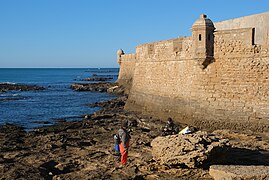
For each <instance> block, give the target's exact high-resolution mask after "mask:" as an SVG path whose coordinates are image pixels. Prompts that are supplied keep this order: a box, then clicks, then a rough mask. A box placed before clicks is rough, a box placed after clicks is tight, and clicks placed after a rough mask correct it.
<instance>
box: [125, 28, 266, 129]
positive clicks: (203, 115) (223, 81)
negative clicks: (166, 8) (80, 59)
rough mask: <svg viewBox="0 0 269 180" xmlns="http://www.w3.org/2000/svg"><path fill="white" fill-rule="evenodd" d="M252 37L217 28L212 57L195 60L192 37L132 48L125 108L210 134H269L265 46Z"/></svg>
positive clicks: (251, 31)
mask: <svg viewBox="0 0 269 180" xmlns="http://www.w3.org/2000/svg"><path fill="white" fill-rule="evenodd" d="M224 24H225V23H224ZM241 25H242V24H241ZM241 25H240V27H241ZM219 27H220V26H219ZM234 28H237V26H234ZM258 32H259V31H258ZM199 33H200V31H199ZM199 33H197V32H196V35H197V36H198V38H199V39H198V40H199V41H200V40H201V39H200V37H199V36H200V35H199ZM201 35H202V33H201ZM212 36H213V35H212ZM256 36H260V35H259V34H257V31H254V29H253V27H244V28H239V29H226V30H220V28H219V29H217V31H216V32H214V44H213V47H214V58H213V57H211V56H210V57H204V58H202V56H201V57H200V56H199V57H197V56H195V50H197V47H196V46H195V43H194V41H193V38H197V37H196V36H193V37H179V38H175V39H170V40H166V41H159V42H154V43H148V44H143V45H140V46H137V48H136V61H135V65H134V66H133V67H134V69H132V70H133V71H130V72H132V73H131V75H130V76H132V84H131V90H130V93H129V97H128V100H127V103H126V106H125V108H126V109H127V110H131V111H140V112H142V113H144V114H148V115H151V116H156V117H159V118H162V119H163V120H165V119H166V118H167V117H172V118H173V119H174V120H176V121H179V122H182V123H186V124H190V125H194V126H196V127H200V128H207V129H211V130H214V129H220V128H223V129H224V128H228V129H234V130H253V131H269V123H268V122H269V101H268V99H269V43H264V44H258V45H257V44H255V37H256ZM265 37H267V38H268V36H265ZM265 37H263V38H260V40H261V39H263V40H265V39H266V38H265ZM196 40H197V39H196ZM260 40H259V41H260ZM199 48H201V47H199ZM204 48H206V46H205V47H204ZM124 67H125V66H124V64H123V65H121V69H124ZM124 71H129V70H127V69H125V70H124Z"/></svg>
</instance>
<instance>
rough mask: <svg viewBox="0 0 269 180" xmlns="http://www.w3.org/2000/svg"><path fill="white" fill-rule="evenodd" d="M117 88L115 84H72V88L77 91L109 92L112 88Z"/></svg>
mask: <svg viewBox="0 0 269 180" xmlns="http://www.w3.org/2000/svg"><path fill="white" fill-rule="evenodd" d="M113 86H115V84H114V83H104V82H101V83H90V84H72V85H71V88H72V89H73V90H75V91H95V92H107V90H108V89H109V88H111V87H113Z"/></svg>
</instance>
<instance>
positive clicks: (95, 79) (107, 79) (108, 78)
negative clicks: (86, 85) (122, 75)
mask: <svg viewBox="0 0 269 180" xmlns="http://www.w3.org/2000/svg"><path fill="white" fill-rule="evenodd" d="M111 79H113V78H110V77H94V78H85V79H83V80H82V81H109V80H111Z"/></svg>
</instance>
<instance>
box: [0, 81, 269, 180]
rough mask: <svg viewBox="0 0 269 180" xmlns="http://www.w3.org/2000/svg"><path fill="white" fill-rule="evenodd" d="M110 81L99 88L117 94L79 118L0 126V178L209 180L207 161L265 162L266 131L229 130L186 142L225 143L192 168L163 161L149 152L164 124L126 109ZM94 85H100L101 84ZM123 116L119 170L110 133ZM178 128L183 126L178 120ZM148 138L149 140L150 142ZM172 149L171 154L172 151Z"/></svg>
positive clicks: (120, 93) (267, 156)
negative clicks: (126, 135)
mask: <svg viewBox="0 0 269 180" xmlns="http://www.w3.org/2000/svg"><path fill="white" fill-rule="evenodd" d="M115 85H116V84H111V85H110V86H108V85H107V86H106V88H105V89H104V90H103V91H104V92H106V91H110V92H114V93H116V94H118V97H117V98H116V99H113V100H109V101H104V102H97V103H94V104H91V105H90V106H93V107H97V106H98V107H101V108H102V110H100V111H98V112H96V113H94V114H89V115H85V117H84V118H83V119H82V121H74V122H65V121H61V122H58V123H57V124H56V125H53V126H49V127H42V128H38V129H35V130H34V131H31V132H25V131H24V130H23V128H20V127H17V126H14V125H10V124H8V125H4V126H1V127H0V177H1V178H2V179H55V180H56V179H213V178H212V176H210V174H209V169H210V168H209V167H210V165H212V164H216V165H263V166H269V160H268V159H269V154H268V151H269V136H268V134H251V133H249V134H242V133H238V132H233V131H229V130H218V131H214V132H211V133H204V132H203V133H202V134H203V138H204V140H201V141H197V140H195V139H193V140H192V141H190V142H193V143H194V146H197V147H198V146H199V147H200V146H201V145H202V144H203V147H205V148H207V149H206V150H208V148H209V147H210V146H209V145H208V144H207V141H208V140H207V139H211V140H210V142H211V143H214V142H215V140H214V138H215V137H221V139H222V138H223V139H227V140H228V142H229V144H228V145H227V144H226V146H225V148H226V149H225V153H224V154H218V155H214V154H210V155H211V157H210V160H209V161H205V163H200V165H199V166H195V165H193V164H191V165H192V166H190V167H188V166H185V165H182V164H180V163H174V162H176V161H174V160H173V161H172V162H173V163H172V164H169V163H167V162H166V161H165V159H163V158H162V155H161V156H160V153H158V152H159V151H156V150H154V151H153V148H154V149H156V139H155V138H160V137H159V136H160V135H161V130H160V129H161V127H162V126H164V124H165V122H164V121H162V120H160V119H156V118H152V117H149V116H144V115H141V114H138V113H133V112H126V111H125V110H124V105H125V101H126V99H127V97H126V95H124V94H123V90H122V89H120V88H118V87H117V86H115ZM94 86H95V85H94ZM96 86H99V85H96ZM75 87H76V88H75ZM75 87H74V89H75V90H81V89H80V88H82V90H86V89H87V88H88V90H95V89H94V88H93V89H91V88H90V85H85V86H84V85H76V86H75ZM86 87H87V88H86ZM99 87H101V88H103V86H99ZM97 91H99V90H98V89H97ZM123 119H125V120H128V121H129V122H130V123H129V124H130V127H129V128H130V131H131V136H132V139H131V145H130V149H129V160H128V164H127V165H126V166H125V167H123V168H117V166H118V164H119V162H118V161H117V158H116V157H115V156H114V150H113V147H114V144H113V143H114V142H113V138H112V137H113V134H115V133H116V132H117V130H118V128H119V126H120V123H121V120H123ZM178 126H181V127H184V125H181V124H178ZM196 136H197V137H198V136H199V137H200V135H198V134H197V135H193V137H196ZM180 137H181V136H180V135H173V136H167V138H166V137H162V140H161V141H162V142H165V140H167V139H169V142H173V141H174V140H175V139H177V138H180ZM191 137H192V135H191V136H190V138H191ZM209 137H210V138H209ZM185 138H186V136H185ZM154 139H155V143H154V144H152V142H153V140H154ZM180 139H184V138H180ZM187 139H188V138H187ZM198 139H199V138H198ZM188 141H189V140H188ZM225 142H226V141H225ZM201 143H202V144H201ZM204 143H205V144H204ZM163 144H166V143H163ZM212 145H213V144H212ZM222 145H223V144H222ZM158 146H159V147H158ZM213 146H214V147H215V146H216V145H215V144H214V145H213ZM184 147H187V146H184ZM184 147H181V151H180V152H178V153H179V154H180V153H181V152H182V153H183V154H184V153H185V154H188V153H189V151H191V152H192V153H193V154H192V155H193V156H192V157H193V158H194V159H195V158H196V157H203V156H201V154H199V153H198V152H197V153H198V154H197V153H196V154H195V153H194V152H195V150H194V149H197V148H192V150H187V149H186V148H184ZM161 148H165V147H164V146H163V145H162V143H160V144H158V143H157V150H160V149H161ZM155 152H157V154H156V153H155ZM173 152H175V153H176V151H174V150H173ZM165 155H166V156H167V157H166V159H169V158H171V157H172V156H174V155H175V154H171V156H170V157H169V153H166V154H165ZM158 158H159V159H161V161H159V160H158ZM196 159H197V158H196ZM200 159H201V158H200ZM169 162H171V161H169ZM181 162H184V161H183V160H182V161H181ZM200 162H202V161H200ZM187 165H188V164H187Z"/></svg>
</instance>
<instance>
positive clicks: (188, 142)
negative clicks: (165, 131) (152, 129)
mask: <svg viewBox="0 0 269 180" xmlns="http://www.w3.org/2000/svg"><path fill="white" fill-rule="evenodd" d="M151 146H152V155H153V157H154V159H155V160H157V161H158V162H159V163H160V164H165V165H185V166H187V167H189V168H195V167H201V166H202V165H203V164H204V163H205V162H206V161H208V160H209V158H211V156H212V155H214V154H216V153H220V152H222V151H223V150H224V149H225V147H226V146H228V140H227V139H222V138H221V137H220V136H216V135H213V134H208V133H206V132H202V131H198V132H196V133H193V134H185V135H171V136H166V137H157V138H155V139H154V140H153V141H152V142H151Z"/></svg>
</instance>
